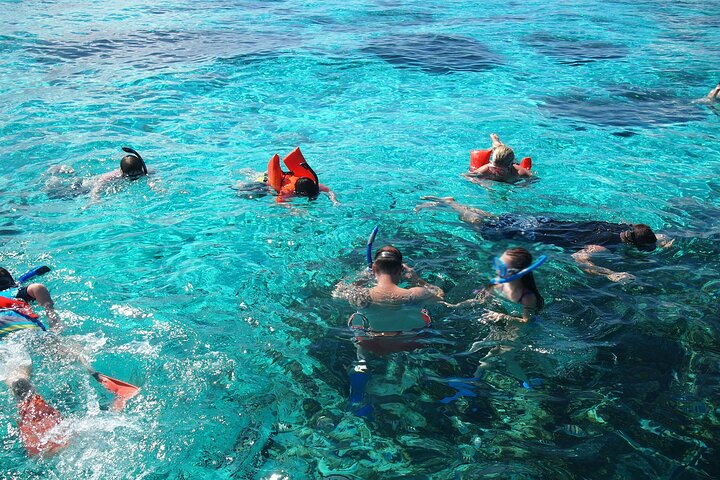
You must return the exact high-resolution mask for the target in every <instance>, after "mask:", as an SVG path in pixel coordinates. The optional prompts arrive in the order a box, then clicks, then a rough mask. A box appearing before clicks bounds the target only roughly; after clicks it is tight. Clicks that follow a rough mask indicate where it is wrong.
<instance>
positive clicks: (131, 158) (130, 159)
mask: <svg viewBox="0 0 720 480" xmlns="http://www.w3.org/2000/svg"><path fill="white" fill-rule="evenodd" d="M120 170H122V173H123V176H126V177H141V176H143V175H145V170H144V169H143V161H142V160H140V159H139V158H138V157H136V156H135V155H125V156H124V157H123V158H122V159H121V160H120Z"/></svg>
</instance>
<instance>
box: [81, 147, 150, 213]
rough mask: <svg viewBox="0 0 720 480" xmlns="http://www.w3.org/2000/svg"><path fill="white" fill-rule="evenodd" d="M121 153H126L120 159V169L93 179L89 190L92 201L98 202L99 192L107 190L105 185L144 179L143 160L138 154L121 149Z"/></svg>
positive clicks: (127, 149)
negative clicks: (118, 181)
mask: <svg viewBox="0 0 720 480" xmlns="http://www.w3.org/2000/svg"><path fill="white" fill-rule="evenodd" d="M122 149H123V151H125V152H126V153H128V155H125V156H124V157H122V158H121V159H120V169H119V170H113V171H111V172H107V173H104V174H102V175H100V176H99V177H98V178H96V179H95V181H94V185H93V187H92V189H91V190H90V198H91V200H93V201H96V200H98V198H99V197H100V192H101V191H102V190H103V189H105V188H107V185H108V184H110V183H112V182H115V181H117V180H120V179H123V178H127V179H128V180H131V181H132V180H137V179H139V178H140V177H144V176H146V175H147V174H148V169H147V166H146V165H145V160H143V158H142V157H141V156H140V154H139V153H138V152H137V151H136V150H134V149H132V148H130V147H122Z"/></svg>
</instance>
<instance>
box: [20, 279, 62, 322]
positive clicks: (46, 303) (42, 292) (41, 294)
mask: <svg viewBox="0 0 720 480" xmlns="http://www.w3.org/2000/svg"><path fill="white" fill-rule="evenodd" d="M27 293H28V295H30V296H31V297H32V298H34V299H35V300H36V301H37V302H38V305H40V306H41V307H43V308H44V309H45V315H47V318H48V321H49V322H50V328H51V329H52V330H60V327H61V325H60V317H59V316H58V314H57V312H56V311H55V302H53V299H52V297H51V296H50V292H49V291H48V289H47V287H46V286H45V285H43V284H42V283H31V284H30V285H28V287H27Z"/></svg>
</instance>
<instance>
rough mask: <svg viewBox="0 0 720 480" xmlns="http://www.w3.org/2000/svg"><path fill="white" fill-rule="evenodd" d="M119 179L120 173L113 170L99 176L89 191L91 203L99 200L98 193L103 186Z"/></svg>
mask: <svg viewBox="0 0 720 480" xmlns="http://www.w3.org/2000/svg"><path fill="white" fill-rule="evenodd" d="M120 177H122V172H121V171H120V170H113V171H112V172H107V173H103V174H102V175H100V176H99V177H98V178H97V179H96V180H95V185H93V187H92V189H91V190H90V199H91V200H92V201H93V202H95V201H97V200H99V199H100V191H101V190H102V189H103V188H104V187H105V185H107V184H108V183H110V182H112V181H113V180H116V179H118V178H120Z"/></svg>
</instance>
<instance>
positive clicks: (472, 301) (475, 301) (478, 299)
mask: <svg viewBox="0 0 720 480" xmlns="http://www.w3.org/2000/svg"><path fill="white" fill-rule="evenodd" d="M495 288H497V287H496V286H494V285H489V286H487V287H485V288H483V289H482V290H480V291H479V292H477V295H475V296H474V297H473V298H469V299H467V300H463V301H462V302H459V303H447V302H440V304H441V305H445V306H446V307H449V308H463V307H472V306H474V305H479V304H482V303H485V301H486V300H487V298H488V296H489V295H490V294H491V293H492V291H493V290H494V289H495Z"/></svg>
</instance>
